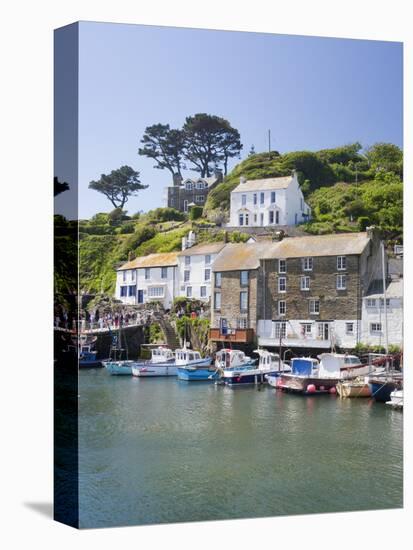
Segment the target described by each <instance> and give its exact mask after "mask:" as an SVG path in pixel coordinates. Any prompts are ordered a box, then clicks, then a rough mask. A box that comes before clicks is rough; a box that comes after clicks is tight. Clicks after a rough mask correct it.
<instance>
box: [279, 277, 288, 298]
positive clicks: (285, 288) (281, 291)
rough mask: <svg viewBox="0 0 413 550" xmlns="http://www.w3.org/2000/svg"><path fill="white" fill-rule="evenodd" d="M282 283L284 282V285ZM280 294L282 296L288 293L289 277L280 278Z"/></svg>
mask: <svg viewBox="0 0 413 550" xmlns="http://www.w3.org/2000/svg"><path fill="white" fill-rule="evenodd" d="M281 281H283V283H284V285H282V284H281ZM282 286H284V288H281V287H282ZM278 292H279V293H281V294H285V293H286V292H287V277H278Z"/></svg>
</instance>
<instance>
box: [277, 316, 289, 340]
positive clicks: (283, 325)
mask: <svg viewBox="0 0 413 550" xmlns="http://www.w3.org/2000/svg"><path fill="white" fill-rule="evenodd" d="M274 334H275V339H276V340H279V339H280V335H281V340H282V339H283V338H285V337H286V335H287V322H286V321H276V322H275V327H274Z"/></svg>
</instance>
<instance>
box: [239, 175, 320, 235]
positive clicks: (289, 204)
mask: <svg viewBox="0 0 413 550" xmlns="http://www.w3.org/2000/svg"><path fill="white" fill-rule="evenodd" d="M310 216H311V210H310V207H309V206H308V204H307V203H306V202H305V201H304V195H303V193H302V191H301V188H300V185H299V183H298V179H297V174H296V172H293V173H292V174H291V176H286V177H281V178H267V179H260V180H247V179H245V178H243V177H241V180H240V184H239V185H238V186H237V187H236V188H235V189H234V190H233V191H232V192H231V213H230V222H229V226H231V227H245V226H252V227H264V226H271V225H274V226H277V225H297V224H298V223H302V222H304V221H306V220H308V219H309V218H310Z"/></svg>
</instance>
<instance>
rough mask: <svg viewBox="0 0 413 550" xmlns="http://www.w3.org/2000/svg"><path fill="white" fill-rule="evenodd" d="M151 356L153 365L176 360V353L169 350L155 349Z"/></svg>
mask: <svg viewBox="0 0 413 550" xmlns="http://www.w3.org/2000/svg"><path fill="white" fill-rule="evenodd" d="M151 354H152V355H151V359H152V363H164V362H165V361H171V360H172V359H174V353H173V351H172V350H171V349H169V348H163V347H159V348H154V349H153V350H152V351H151Z"/></svg>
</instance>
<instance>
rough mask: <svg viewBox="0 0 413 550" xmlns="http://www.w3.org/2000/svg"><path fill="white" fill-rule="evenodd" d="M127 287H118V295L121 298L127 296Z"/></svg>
mask: <svg viewBox="0 0 413 550" xmlns="http://www.w3.org/2000/svg"><path fill="white" fill-rule="evenodd" d="M127 291H128V287H127V286H121V287H120V295H121V297H122V298H123V297H124V296H127Z"/></svg>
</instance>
